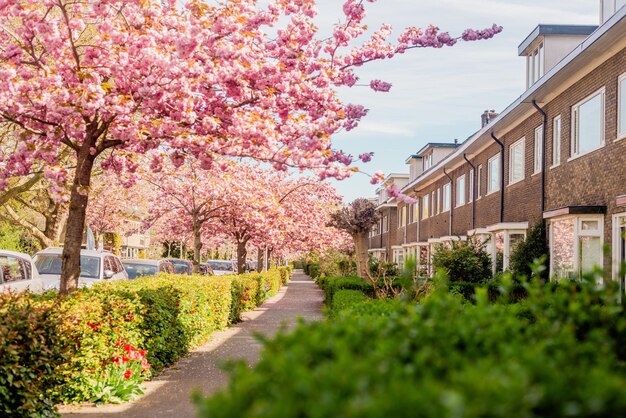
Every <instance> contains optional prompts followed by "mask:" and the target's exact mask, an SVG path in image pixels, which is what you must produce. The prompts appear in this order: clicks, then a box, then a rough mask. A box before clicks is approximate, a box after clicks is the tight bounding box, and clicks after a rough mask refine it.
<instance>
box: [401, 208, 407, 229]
mask: <svg viewBox="0 0 626 418" xmlns="http://www.w3.org/2000/svg"><path fill="white" fill-rule="evenodd" d="M400 226H406V206H402V212H401V216H400Z"/></svg>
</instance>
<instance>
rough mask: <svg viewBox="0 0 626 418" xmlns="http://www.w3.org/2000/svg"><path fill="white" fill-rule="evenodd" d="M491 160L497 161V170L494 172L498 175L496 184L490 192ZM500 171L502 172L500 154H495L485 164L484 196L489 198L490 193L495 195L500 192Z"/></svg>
mask: <svg viewBox="0 0 626 418" xmlns="http://www.w3.org/2000/svg"><path fill="white" fill-rule="evenodd" d="M493 160H497V161H498V169H497V170H496V171H497V175H498V181H497V182H496V188H495V189H493V190H491V180H492V173H491V162H492V161H493ZM500 171H502V167H500V153H497V154H496V155H494V156H493V157H491V158H490V159H489V161H488V162H487V194H486V195H485V196H489V195H490V194H492V193H497V192H499V191H500V182H501V181H502V180H501V179H500Z"/></svg>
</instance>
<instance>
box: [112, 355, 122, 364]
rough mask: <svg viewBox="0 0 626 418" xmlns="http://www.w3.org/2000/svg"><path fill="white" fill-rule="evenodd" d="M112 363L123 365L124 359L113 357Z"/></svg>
mask: <svg viewBox="0 0 626 418" xmlns="http://www.w3.org/2000/svg"><path fill="white" fill-rule="evenodd" d="M111 363H117V364H122V359H120V358H119V357H111Z"/></svg>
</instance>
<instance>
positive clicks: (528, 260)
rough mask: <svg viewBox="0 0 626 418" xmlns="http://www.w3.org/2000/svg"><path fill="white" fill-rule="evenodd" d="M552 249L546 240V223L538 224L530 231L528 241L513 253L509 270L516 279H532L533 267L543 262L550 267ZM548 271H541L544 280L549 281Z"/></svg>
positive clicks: (519, 245) (517, 247) (520, 244)
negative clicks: (540, 261)
mask: <svg viewBox="0 0 626 418" xmlns="http://www.w3.org/2000/svg"><path fill="white" fill-rule="evenodd" d="M549 255H550V249H549V248H548V242H547V239H546V227H545V223H544V222H541V221H540V222H538V223H537V224H535V225H534V226H533V227H532V228H530V230H529V231H528V235H527V236H526V239H525V240H524V241H522V242H520V243H519V244H517V246H516V247H515V249H514V250H513V251H512V252H511V259H510V261H509V269H510V270H511V272H512V273H513V276H514V277H516V278H521V277H531V275H532V274H533V270H532V265H533V264H534V263H537V261H538V260H542V263H543V264H544V265H550V262H549V259H548V257H549ZM549 273H550V272H549V270H548V269H542V270H541V271H539V274H540V277H541V278H542V279H543V280H548V275H549Z"/></svg>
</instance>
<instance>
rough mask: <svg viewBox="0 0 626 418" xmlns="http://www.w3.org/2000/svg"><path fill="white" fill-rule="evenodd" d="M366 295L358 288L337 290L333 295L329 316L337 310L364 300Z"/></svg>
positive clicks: (333, 314) (337, 311)
mask: <svg viewBox="0 0 626 418" xmlns="http://www.w3.org/2000/svg"><path fill="white" fill-rule="evenodd" d="M366 300H367V296H365V295H364V294H363V292H361V291H360V290H347V289H345V290H343V289H342V290H338V291H337V292H335V295H334V297H333V303H332V305H331V310H330V316H335V315H337V314H338V313H339V312H341V311H343V310H345V309H348V308H350V307H352V306H354V305H356V304H358V303H361V302H365V301H366Z"/></svg>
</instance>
